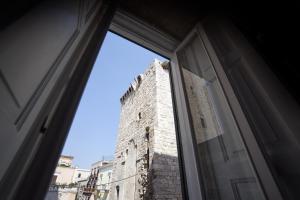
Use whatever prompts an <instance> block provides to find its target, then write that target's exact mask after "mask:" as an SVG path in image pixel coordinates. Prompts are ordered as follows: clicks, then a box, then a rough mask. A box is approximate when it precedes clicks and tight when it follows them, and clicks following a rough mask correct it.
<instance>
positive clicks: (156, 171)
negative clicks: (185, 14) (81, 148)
mask: <svg viewBox="0 0 300 200" xmlns="http://www.w3.org/2000/svg"><path fill="white" fill-rule="evenodd" d="M120 101H121V113H120V123H119V132H118V138H117V144H116V151H115V160H114V165H113V173H112V184H111V195H110V199H111V200H137V199H181V185H180V175H179V167H178V155H177V147H176V146H177V144H176V135H175V126H174V117H173V108H172V99H171V89H170V80H169V70H168V63H167V62H165V63H162V62H161V61H159V60H155V61H154V62H153V63H152V64H151V65H150V66H149V68H148V69H147V70H146V72H145V73H144V74H142V75H139V76H138V77H137V78H136V79H135V80H134V82H133V83H132V84H131V85H130V87H129V89H128V90H127V91H126V93H125V94H124V95H123V96H122V97H121V99H120Z"/></svg>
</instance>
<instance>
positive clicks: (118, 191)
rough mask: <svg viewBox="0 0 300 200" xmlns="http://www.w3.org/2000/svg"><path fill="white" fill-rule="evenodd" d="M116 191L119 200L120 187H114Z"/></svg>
mask: <svg viewBox="0 0 300 200" xmlns="http://www.w3.org/2000/svg"><path fill="white" fill-rule="evenodd" d="M116 191H117V200H119V196H120V186H118V185H117V186H116Z"/></svg>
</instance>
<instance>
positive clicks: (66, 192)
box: [45, 155, 90, 200]
mask: <svg viewBox="0 0 300 200" xmlns="http://www.w3.org/2000/svg"><path fill="white" fill-rule="evenodd" d="M73 159H74V157H73V156H64V155H62V156H61V157H60V158H59V161H58V163H57V167H56V169H55V172H54V174H53V177H52V181H51V185H50V187H49V191H48V193H47V196H46V198H45V200H58V199H59V200H75V197H76V194H77V187H78V186H77V185H78V182H82V181H84V180H87V178H88V177H89V175H90V170H88V169H80V168H77V167H74V166H73V165H72V162H73Z"/></svg>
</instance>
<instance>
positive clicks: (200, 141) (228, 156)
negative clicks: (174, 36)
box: [178, 36, 265, 200]
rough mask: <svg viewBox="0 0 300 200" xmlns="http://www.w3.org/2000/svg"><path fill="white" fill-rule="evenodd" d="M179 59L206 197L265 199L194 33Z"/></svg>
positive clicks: (227, 106)
mask: <svg viewBox="0 0 300 200" xmlns="http://www.w3.org/2000/svg"><path fill="white" fill-rule="evenodd" d="M178 60H179V64H180V67H181V69H182V76H183V80H184V85H185V86H184V87H185V90H186V94H187V99H188V104H189V105H188V106H189V110H190V114H191V118H192V128H193V133H194V138H195V140H196V143H197V151H198V152H197V155H198V160H199V165H200V166H199V169H200V174H201V177H200V178H201V183H202V191H203V194H204V196H205V199H209V200H214V199H217V200H219V199H224V200H225V199H226V200H230V199H241V200H254V199H255V200H257V199H259V200H260V199H265V197H264V194H263V192H262V189H261V187H260V185H259V182H258V180H257V178H256V175H255V173H254V170H253V168H252V165H251V162H250V159H249V157H248V154H247V151H246V148H245V146H244V143H243V141H242V138H241V136H240V133H239V129H238V127H237V125H236V123H235V120H234V118H233V116H232V113H231V110H230V108H229V105H228V104H227V101H226V98H225V96H224V93H223V91H222V88H221V86H220V83H219V81H218V79H217V77H216V74H215V72H214V70H213V67H212V65H211V63H210V61H209V59H208V57H207V55H206V52H205V50H204V48H203V45H202V43H201V40H200V39H199V38H198V37H197V36H195V37H193V38H192V39H191V40H190V42H189V43H188V44H187V45H186V46H185V47H183V48H182V50H181V51H179V52H178Z"/></svg>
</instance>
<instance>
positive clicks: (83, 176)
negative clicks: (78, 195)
mask: <svg viewBox="0 0 300 200" xmlns="http://www.w3.org/2000/svg"><path fill="white" fill-rule="evenodd" d="M90 173H91V170H89V169H80V168H75V171H74V175H73V180H72V182H73V183H78V182H79V181H82V180H87V179H88V177H89V175H90Z"/></svg>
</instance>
